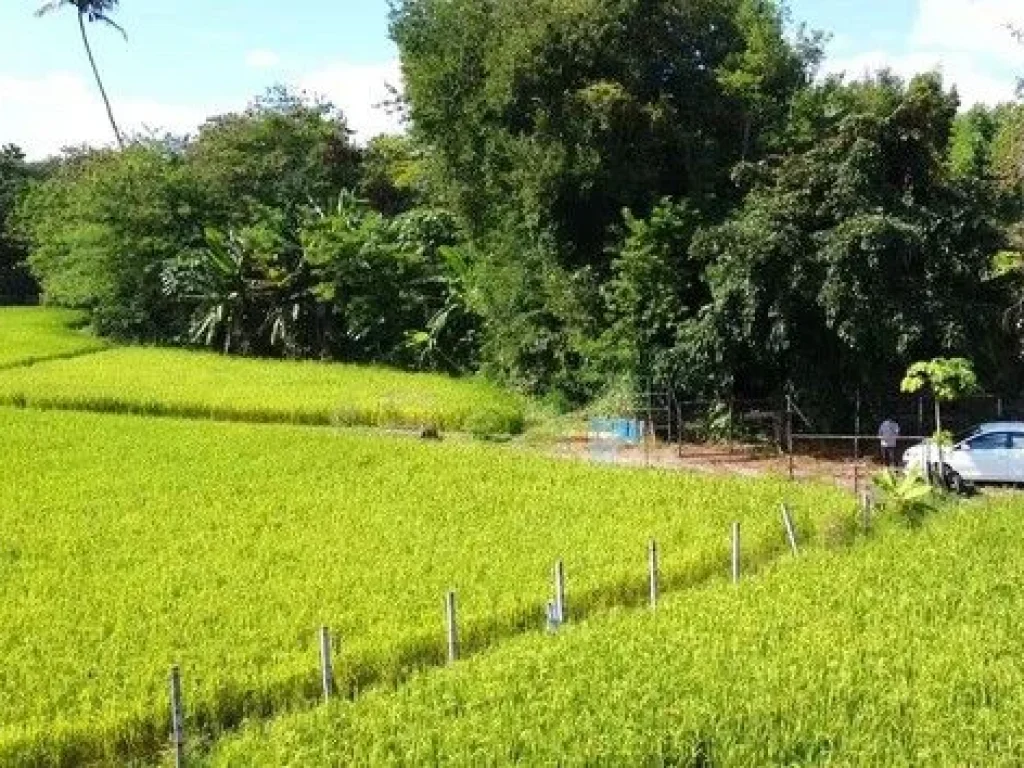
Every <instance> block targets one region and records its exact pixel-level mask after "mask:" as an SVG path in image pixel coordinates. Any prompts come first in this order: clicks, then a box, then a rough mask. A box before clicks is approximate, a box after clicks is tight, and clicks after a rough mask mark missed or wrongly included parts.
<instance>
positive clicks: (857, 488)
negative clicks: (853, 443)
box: [853, 461, 860, 496]
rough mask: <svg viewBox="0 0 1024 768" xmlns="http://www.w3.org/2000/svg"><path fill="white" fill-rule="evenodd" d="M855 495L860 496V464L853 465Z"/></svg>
mask: <svg viewBox="0 0 1024 768" xmlns="http://www.w3.org/2000/svg"><path fill="white" fill-rule="evenodd" d="M853 495H854V496H859V495H860V462H859V461H858V462H857V463H856V464H854V465H853Z"/></svg>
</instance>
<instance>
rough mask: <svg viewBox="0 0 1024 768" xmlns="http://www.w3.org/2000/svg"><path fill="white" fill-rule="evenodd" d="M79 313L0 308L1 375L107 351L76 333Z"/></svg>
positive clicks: (101, 345)
mask: <svg viewBox="0 0 1024 768" xmlns="http://www.w3.org/2000/svg"><path fill="white" fill-rule="evenodd" d="M80 320H81V313H78V312H73V311H69V310H60V309H40V308H39V307H0V371H3V370H4V369H7V368H14V367H18V366H27V365H32V364H34V363H38V362H42V361H46V360H54V359H61V358H67V357H73V356H76V355H84V354H88V353H90V352H96V351H99V350H101V349H104V348H105V347H106V344H105V343H104V342H103V341H101V340H100V339H97V338H96V337H94V336H89V335H88V334H86V333H84V332H82V331H79V330H76V329H75V326H76V325H77V323H78V321H80Z"/></svg>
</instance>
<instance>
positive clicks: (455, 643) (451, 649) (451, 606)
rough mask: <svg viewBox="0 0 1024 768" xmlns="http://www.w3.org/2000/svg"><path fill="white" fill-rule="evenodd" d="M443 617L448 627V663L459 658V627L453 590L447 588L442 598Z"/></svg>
mask: <svg viewBox="0 0 1024 768" xmlns="http://www.w3.org/2000/svg"><path fill="white" fill-rule="evenodd" d="M444 607H445V619H446V622H447V628H448V663H449V664H452V663H454V662H455V661H457V660H458V658H459V628H458V624H457V622H458V617H457V616H456V613H455V592H454V591H451V590H449V592H448V594H447V595H446V596H445V600H444Z"/></svg>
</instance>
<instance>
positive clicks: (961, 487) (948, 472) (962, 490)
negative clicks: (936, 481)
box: [943, 465, 968, 495]
mask: <svg viewBox="0 0 1024 768" xmlns="http://www.w3.org/2000/svg"><path fill="white" fill-rule="evenodd" d="M943 469H944V470H945V472H944V473H943V474H944V475H945V480H946V487H947V488H948V489H949V490H951V491H952V492H953V493H956V494H960V495H966V494H967V491H968V487H967V483H965V482H964V479H963V478H962V477H961V476H960V473H959V472H957V471H956V470H955V469H951V468H950V467H949V466H948V465H946V466H944V467H943Z"/></svg>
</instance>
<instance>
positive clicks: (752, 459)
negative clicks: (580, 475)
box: [554, 437, 881, 491]
mask: <svg viewBox="0 0 1024 768" xmlns="http://www.w3.org/2000/svg"><path fill="white" fill-rule="evenodd" d="M554 452H555V454H556V455H558V456H562V457H565V458H576V459H580V460H584V461H594V462H601V463H609V464H616V465H620V466H639V467H644V466H648V467H657V468H659V469H674V470H686V471H692V472H709V473H715V474H728V475H740V476H745V477H762V476H772V475H774V476H776V477H789V473H790V460H789V457H788V456H787V455H785V454H779V453H778V452H777V451H776V450H774V449H772V448H766V447H763V446H754V445H740V444H733V445H732V446H729V445H726V444H715V443H699V444H698V443H686V444H683V445H682V446H679V445H665V444H658V445H652V446H646V447H645V446H643V445H639V446H617V447H614V448H613V447H611V446H610V445H607V444H602V443H597V444H592V443H590V442H589V441H588V440H587V439H586V438H585V437H576V438H567V439H565V440H562V441H561V442H559V444H558V445H557V446H556V447H555V451H554ZM792 467H793V478H794V479H796V480H813V481H817V482H825V483H832V484H835V485H837V486H839V487H843V488H847V489H848V490H850V491H854V490H855V489H862V488H864V487H866V484H867V483H868V482H870V476H871V475H872V474H874V473H875V472H877V471H878V470H879V469H881V466H880V465H879V464H878V463H877V462H875V461H873V460H869V459H861V461H860V462H859V464H858V463H855V462H854V461H853V460H852V459H837V458H829V457H825V456H814V455H800V454H797V455H795V456H794V457H793V461H792Z"/></svg>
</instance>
